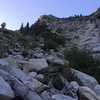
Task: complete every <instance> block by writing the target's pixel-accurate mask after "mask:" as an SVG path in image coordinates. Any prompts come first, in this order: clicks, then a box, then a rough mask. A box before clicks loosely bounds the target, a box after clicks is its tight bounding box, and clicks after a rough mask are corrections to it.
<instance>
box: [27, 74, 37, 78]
mask: <svg viewBox="0 0 100 100" xmlns="http://www.w3.org/2000/svg"><path fill="white" fill-rule="evenodd" d="M36 75H37V73H36V72H30V73H29V74H28V78H29V79H33V78H34V77H36Z"/></svg>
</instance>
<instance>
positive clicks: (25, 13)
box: [0, 0, 100, 30]
mask: <svg viewBox="0 0 100 100" xmlns="http://www.w3.org/2000/svg"><path fill="white" fill-rule="evenodd" d="M98 7H100V0H0V24H1V23H2V22H6V28H8V29H11V30H17V29H19V28H20V26H21V23H24V25H26V23H27V22H29V23H30V25H31V24H33V23H34V22H36V20H37V19H38V18H39V17H40V16H41V15H44V14H47V15H49V14H52V15H54V16H57V17H60V18H65V17H68V16H74V15H80V14H82V15H89V14H91V13H93V12H95V11H96V10H97V9H98Z"/></svg>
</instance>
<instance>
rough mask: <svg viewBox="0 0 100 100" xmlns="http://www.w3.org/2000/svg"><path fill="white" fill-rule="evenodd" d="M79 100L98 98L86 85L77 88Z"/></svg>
mask: <svg viewBox="0 0 100 100" xmlns="http://www.w3.org/2000/svg"><path fill="white" fill-rule="evenodd" d="M78 94H79V100H100V97H98V96H97V95H96V94H95V93H94V92H93V91H92V90H91V89H90V88H88V87H83V86H82V87H80V88H79V90H78Z"/></svg>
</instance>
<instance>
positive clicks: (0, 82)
mask: <svg viewBox="0 0 100 100" xmlns="http://www.w3.org/2000/svg"><path fill="white" fill-rule="evenodd" d="M13 98H14V92H13V90H12V89H11V87H10V86H9V84H8V83H7V82H5V81H4V79H3V78H2V77H0V99H1V100H12V99H13Z"/></svg>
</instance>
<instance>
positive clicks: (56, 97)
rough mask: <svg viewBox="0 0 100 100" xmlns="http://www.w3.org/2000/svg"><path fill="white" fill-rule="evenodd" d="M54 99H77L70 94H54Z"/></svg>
mask: <svg viewBox="0 0 100 100" xmlns="http://www.w3.org/2000/svg"><path fill="white" fill-rule="evenodd" d="M52 98H53V99H54V100H76V99H74V98H72V97H70V96H67V95H63V94H55V95H53V96H52Z"/></svg>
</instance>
